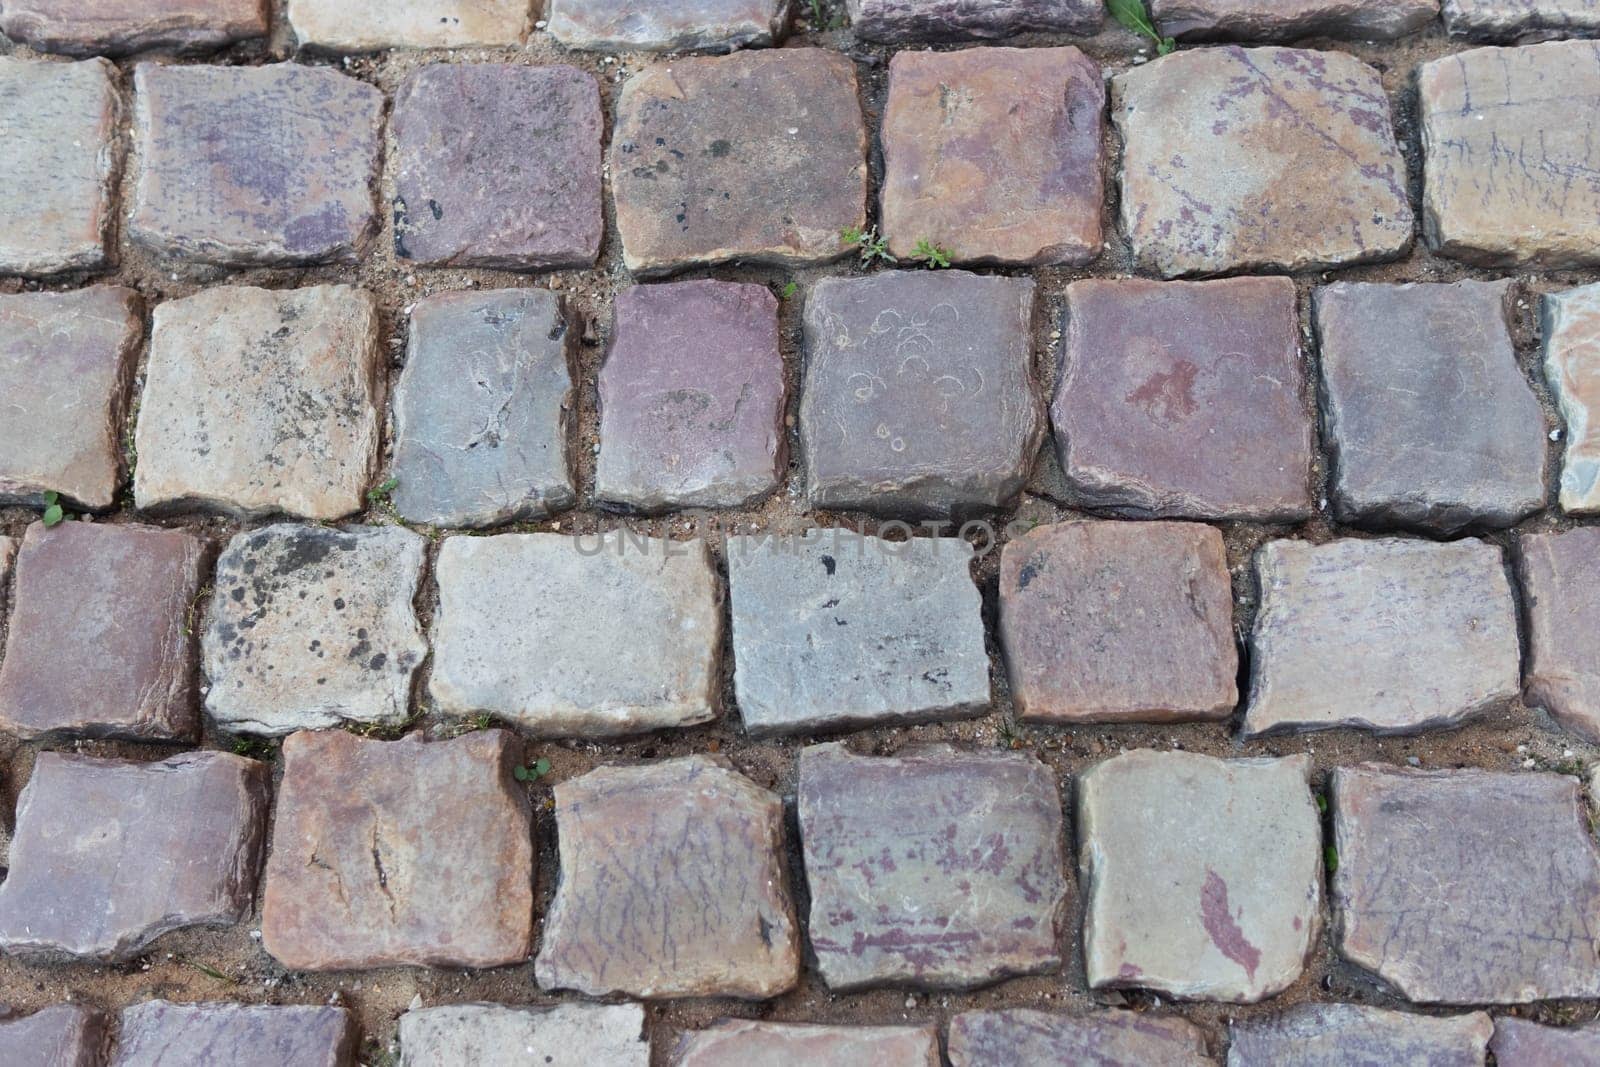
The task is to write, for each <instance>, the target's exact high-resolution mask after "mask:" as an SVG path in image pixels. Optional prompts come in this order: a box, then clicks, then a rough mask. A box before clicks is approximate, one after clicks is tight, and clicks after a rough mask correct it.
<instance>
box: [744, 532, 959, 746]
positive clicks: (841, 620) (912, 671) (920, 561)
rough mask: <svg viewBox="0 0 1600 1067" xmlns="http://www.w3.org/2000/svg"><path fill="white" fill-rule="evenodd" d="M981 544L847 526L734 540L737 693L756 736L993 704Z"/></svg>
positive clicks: (949, 715) (955, 714) (906, 719)
mask: <svg viewBox="0 0 1600 1067" xmlns="http://www.w3.org/2000/svg"><path fill="white" fill-rule="evenodd" d="M972 556H973V550H972V546H971V545H970V544H968V543H967V542H966V541H963V540H961V539H959V538H955V537H917V538H913V539H911V540H910V541H908V542H905V543H896V542H890V541H885V540H881V539H879V538H877V537H870V536H866V535H858V534H856V533H854V532H852V531H847V530H814V531H809V532H808V533H806V534H805V535H804V536H800V537H773V538H770V539H760V538H736V539H730V540H729V542H728V577H729V585H730V587H731V592H732V619H733V656H734V690H735V692H736V694H737V696H738V701H739V711H740V714H741V715H743V717H744V727H745V732H746V733H748V734H750V735H752V736H757V737H765V736H771V735H774V734H786V733H812V732H815V731H818V730H835V729H841V728H849V727H861V726H869V725H878V724H891V723H911V722H929V721H934V720H939V719H964V718H974V717H976V716H980V715H983V714H985V713H986V712H987V711H988V710H989V655H988V652H987V651H986V650H985V648H984V644H983V603H982V598H981V597H980V596H979V595H978V589H977V586H975V585H974V584H973V582H972V574H971V564H972Z"/></svg>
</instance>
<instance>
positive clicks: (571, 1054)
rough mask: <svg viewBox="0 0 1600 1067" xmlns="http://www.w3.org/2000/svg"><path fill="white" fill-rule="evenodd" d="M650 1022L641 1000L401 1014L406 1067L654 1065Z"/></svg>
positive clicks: (451, 1008)
mask: <svg viewBox="0 0 1600 1067" xmlns="http://www.w3.org/2000/svg"><path fill="white" fill-rule="evenodd" d="M644 1025H645V1018H644V1008H643V1007H641V1006H640V1005H638V1004H561V1005H558V1006H556V1007H554V1008H546V1009H536V1008H508V1007H503V1006H501V1005H499V1004H452V1005H449V1006H446V1007H438V1008H422V1009H420V1010H413V1011H408V1012H406V1013H405V1014H404V1015H402V1016H400V1067H460V1065H462V1064H472V1065H474V1067H525V1065H526V1064H530V1063H533V1064H544V1065H546V1067H649V1065H650V1042H649V1039H648V1037H647V1036H646V1035H645V1033H644ZM744 1067H751V1065H748V1064H747V1065H744Z"/></svg>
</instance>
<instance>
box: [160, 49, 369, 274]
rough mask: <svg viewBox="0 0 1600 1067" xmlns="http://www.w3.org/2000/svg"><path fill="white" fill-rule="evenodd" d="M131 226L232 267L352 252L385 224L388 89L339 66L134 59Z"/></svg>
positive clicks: (344, 258) (168, 247)
mask: <svg viewBox="0 0 1600 1067" xmlns="http://www.w3.org/2000/svg"><path fill="white" fill-rule="evenodd" d="M133 84H134V100H135V107H134V141H135V145H136V147H135V155H136V158H137V160H138V184H137V186H136V187H135V191H134V205H133V214H132V216H131V217H130V219H129V222H128V232H129V234H130V235H131V236H132V238H133V239H134V240H135V241H137V242H138V243H140V244H142V245H144V246H145V247H147V248H149V249H151V250H152V251H153V252H155V253H156V254H157V255H160V256H164V257H168V258H171V259H174V260H185V261H189V262H194V263H210V264H218V265H221V266H239V267H243V266H298V265H303V264H311V263H328V262H340V263H351V262H354V261H355V259H356V257H357V256H358V255H360V254H361V252H362V251H363V250H364V249H365V248H366V246H367V244H368V241H369V238H370V237H371V236H372V234H373V233H374V232H375V230H376V229H377V225H378V216H377V207H376V202H375V200H374V193H375V190H376V187H377V183H378V165H379V159H380V154H381V147H382V132H381V131H382V128H383V109H384V99H383V93H382V91H381V90H379V89H378V88H376V87H375V86H371V85H368V84H366V83H365V82H362V81H358V80H356V79H355V78H351V77H348V76H346V75H344V74H341V73H339V72H338V71H336V70H330V69H328V68H326V67H308V66H305V65H303V64H299V63H274V64H270V65H268V66H265V67H207V66H172V65H164V64H156V63H141V64H140V65H139V66H138V68H137V69H136V70H135V71H134V76H133Z"/></svg>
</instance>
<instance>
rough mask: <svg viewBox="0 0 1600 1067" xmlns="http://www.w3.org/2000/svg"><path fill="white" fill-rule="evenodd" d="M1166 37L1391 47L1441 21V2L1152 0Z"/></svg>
mask: <svg viewBox="0 0 1600 1067" xmlns="http://www.w3.org/2000/svg"><path fill="white" fill-rule="evenodd" d="M1150 15H1151V17H1152V18H1154V19H1155V22H1156V27H1157V29H1158V30H1159V31H1160V32H1161V34H1162V35H1163V36H1167V37H1177V38H1179V39H1181V40H1185V41H1194V40H1205V41H1214V40H1233V41H1292V40H1296V39H1298V38H1301V37H1344V38H1356V39H1359V40H1363V41H1373V40H1378V41H1392V40H1394V39H1396V38H1399V37H1404V36H1405V35H1406V34H1408V33H1415V32H1416V31H1418V30H1420V29H1423V28H1425V27H1426V26H1427V25H1428V24H1429V23H1431V22H1433V21H1434V20H1435V19H1437V18H1438V17H1439V0H1151V3H1150Z"/></svg>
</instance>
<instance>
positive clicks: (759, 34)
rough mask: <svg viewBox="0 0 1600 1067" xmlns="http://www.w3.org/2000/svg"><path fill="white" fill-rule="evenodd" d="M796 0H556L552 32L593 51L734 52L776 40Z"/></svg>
mask: <svg viewBox="0 0 1600 1067" xmlns="http://www.w3.org/2000/svg"><path fill="white" fill-rule="evenodd" d="M798 6H799V5H798V4H795V3H793V2H792V0H671V2H670V3H654V4H640V3H636V2H634V0H550V4H549V19H550V35H551V36H552V37H554V38H555V39H556V40H558V41H560V42H561V43H562V44H564V45H566V46H567V47H568V48H577V49H583V50H585V51H591V52H602V51H604V52H698V51H704V52H731V51H733V50H734V49H736V48H753V47H760V46H764V45H771V44H776V43H777V42H779V41H781V40H782V39H783V36H784V34H785V33H787V32H788V29H789V15H790V12H791V10H793V9H794V8H795V7H798Z"/></svg>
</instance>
